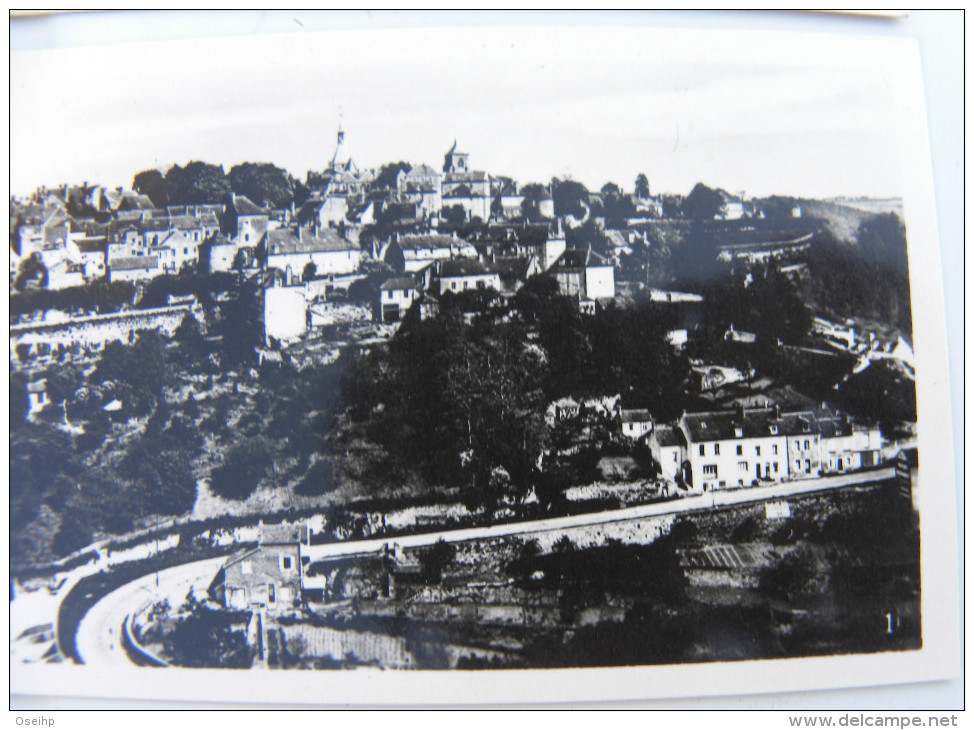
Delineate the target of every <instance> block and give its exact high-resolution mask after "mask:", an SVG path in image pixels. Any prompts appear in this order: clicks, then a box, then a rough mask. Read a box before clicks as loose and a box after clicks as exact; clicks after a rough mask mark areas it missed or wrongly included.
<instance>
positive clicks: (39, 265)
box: [14, 252, 47, 292]
mask: <svg viewBox="0 0 974 730" xmlns="http://www.w3.org/2000/svg"><path fill="white" fill-rule="evenodd" d="M45 286H47V267H45V266H44V262H43V261H41V256H40V254H39V253H37V252H34V253H32V254H31V255H30V256H28V257H27V258H26V259H24V260H23V261H21V262H20V267H19V268H18V269H17V276H16V278H15V279H14V289H16V290H17V291H19V292H22V291H27V290H29V289H31V288H34V287H45Z"/></svg>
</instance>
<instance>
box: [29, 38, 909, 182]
mask: <svg viewBox="0 0 974 730" xmlns="http://www.w3.org/2000/svg"><path fill="white" fill-rule="evenodd" d="M294 27H295V29H296V30H300V29H299V28H298V26H297V25H294ZM18 29H19V28H18V26H17V24H16V23H13V24H12V26H11V39H12V47H13V48H14V49H16V48H18V47H19V46H18V43H17V41H18V35H17V33H18ZM127 37H131V36H127ZM48 40H50V39H48ZM53 42H55V43H56V44H61V45H63V43H61V42H60V41H59V39H58V38H55V39H54V41H53ZM21 45H23V44H21ZM915 60H916V57H915V56H914V55H913V51H912V46H911V45H910V44H909V43H908V42H904V41H902V40H898V39H889V38H867V37H853V36H830V35H821V34H816V35H811V34H808V35H806V34H801V35H799V34H780V33H779V34H761V33H741V32H720V31H688V30H681V29H674V28H666V29H664V30H654V29H650V28H646V27H631V28H625V27H606V26H604V25H603V26H598V27H587V28H586V27H564V26H562V27H552V28H539V27H526V28H510V27H500V28H498V27H478V28H470V27H467V28H444V27H439V28H415V27H413V28H403V29H378V30H375V29H371V30H361V29H359V30H344V31H340V32H339V31H333V32H315V33H310V32H304V31H302V32H295V33H290V34H286V35H256V36H235V37H229V38H217V39H205V40H200V39H193V40H187V41H167V42H152V43H139V44H128V45H122V44H113V45H87V46H80V47H71V48H60V49H56V50H31V51H20V50H14V51H12V52H11V54H10V79H11V87H10V110H11V113H10V184H11V192H13V193H25V192H29V191H30V190H33V189H34V188H35V187H36V186H37V185H39V184H49V185H54V184H59V183H64V182H67V183H80V182H82V181H85V180H87V181H89V182H98V183H102V184H106V185H109V186H115V185H125V186H128V185H130V184H131V181H132V177H133V175H134V174H135V173H136V172H138V171H140V170H143V169H147V168H150V167H154V166H158V165H168V164H171V163H179V164H185V163H186V162H188V161H190V160H195V159H201V160H205V161H207V162H213V163H217V164H223V165H224V168H225V169H226V170H228V171H229V169H230V167H232V166H233V165H234V164H237V163H240V162H244V161H251V162H273V163H275V164H277V165H279V166H281V167H284V168H286V169H287V170H289V171H290V172H291V173H292V174H294V175H295V176H296V177H299V178H301V179H303V178H304V176H305V174H306V172H307V171H308V170H309V169H321V168H322V167H323V166H324V165H325V164H326V162H327V160H328V159H329V158H330V157H331V154H332V151H333V147H334V135H335V129H336V127H337V124H338V121H339V115H340V114H341V116H342V118H343V119H344V128H345V130H346V145H347V148H348V151H349V152H350V153H351V154H352V156H353V158H354V159H355V161H356V162H357V163H358V164H359V165H360V166H363V167H373V166H378V165H381V164H382V163H384V162H389V161H395V160H400V159H403V160H407V161H409V162H412V163H421V162H426V163H429V164H432V165H434V166H436V167H437V168H438V167H439V166H440V165H441V164H442V159H443V153H444V152H445V151H446V150H447V149H448V148H449V147H450V145H451V144H452V143H453V140H454V138H456V139H457V140H458V142H459V147H460V149H461V150H463V151H466V152H469V153H470V162H471V165H472V166H473V167H474V168H475V169H483V170H487V171H488V172H491V173H494V174H501V175H510V176H512V177H515V178H516V179H518V180H519V181H520V182H522V183H527V182H532V181H546V180H548V179H549V178H551V177H552V176H559V177H565V176H570V177H572V178H573V179H576V180H580V181H581V182H583V183H585V184H586V185H587V186H589V188H590V189H598V188H599V187H601V186H602V184H603V183H605V182H606V181H608V180H612V181H614V182H616V183H618V184H620V185H621V186H622V187H623V188H624V189H627V190H631V189H632V186H633V181H634V179H635V177H636V175H637V174H638V173H639V172H645V173H646V175H647V176H648V178H649V181H650V185H651V188H652V189H653V191H654V192H678V193H686V192H688V191H689V190H690V188H691V187H692V186H693V185H694V183H696V182H698V181H703V182H705V183H706V184H708V185H711V186H715V187H716V186H719V187H724V188H726V189H728V190H731V191H746V192H747V193H748V194H752V195H767V194H772V193H781V194H800V195H807V196H814V197H826V196H832V195H871V196H876V197H884V196H896V195H900V194H901V191H902V182H903V177H902V171H901V169H900V156H898V154H897V152H898V150H899V149H900V147H901V144H900V142H901V140H902V136H901V135H902V134H903V133H902V131H901V124H900V123H899V120H900V119H901V118H902V117H903V113H904V110H905V109H906V107H907V106H908V105H911V104H917V103H921V104H922V101H923V99H922V93H920V91H919V90H918V89H917V88H913V86H912V85H909V88H908V85H906V84H904V83H903V79H904V78H911V79H912V78H914V75H913V74H910V73H904V67H905V64H910V63H915Z"/></svg>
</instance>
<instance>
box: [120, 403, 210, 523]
mask: <svg viewBox="0 0 974 730" xmlns="http://www.w3.org/2000/svg"><path fill="white" fill-rule="evenodd" d="M162 420H163V421H164V422H165V423H166V425H165V426H163V427H161V429H160V430H159V431H158V432H157V431H156V429H155V428H150V429H148V430H147V432H146V433H145V434H143V436H142V437H141V438H139V439H138V440H136V441H134V442H133V443H132V444H131V445H130V446H129V448H128V450H127V451H126V452H125V456H124V457H123V458H122V461H121V462H120V463H119V467H118V468H119V473H120V475H121V476H123V477H124V478H126V479H127V480H129V482H130V485H131V486H130V487H129V490H128V494H129V496H130V503H131V504H132V507H133V509H134V510H137V511H138V514H139V516H140V517H141V516H145V515H148V514H164V515H178V514H183V513H184V512H188V511H189V510H190V509H192V508H193V503H194V502H195V501H196V478H195V476H194V474H193V464H194V462H195V459H196V458H197V456H198V455H199V454H200V447H201V446H202V442H203V439H202V436H201V434H200V433H199V430H198V429H197V428H196V425H195V424H194V423H193V421H191V420H189V419H187V418H186V417H185V416H181V415H180V414H172V415H167V417H166V418H165V419H162ZM151 425H152V424H150V426H151Z"/></svg>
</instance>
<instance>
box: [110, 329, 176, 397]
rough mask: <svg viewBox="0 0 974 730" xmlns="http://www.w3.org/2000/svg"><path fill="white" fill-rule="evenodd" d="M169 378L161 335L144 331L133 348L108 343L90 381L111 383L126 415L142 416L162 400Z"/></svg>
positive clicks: (170, 375) (166, 355)
mask: <svg viewBox="0 0 974 730" xmlns="http://www.w3.org/2000/svg"><path fill="white" fill-rule="evenodd" d="M171 377H172V371H171V369H170V367H169V364H168V354H167V351H166V343H165V341H164V340H163V337H162V335H160V334H159V333H158V332H157V331H155V330H146V331H143V332H141V333H139V335H138V337H137V338H136V340H135V342H134V343H133V344H132V345H123V344H121V343H120V342H115V341H113V342H109V343H108V344H107V345H106V346H105V349H104V350H103V351H102V354H101V358H100V359H99V360H98V365H97V367H96V369H95V372H94V374H93V376H92V380H93V381H94V382H98V383H103V382H106V381H110V382H112V383H114V384H115V386H116V390H115V392H116V397H117V398H118V399H119V400H121V401H122V403H123V405H124V407H125V412H126V413H128V414H130V415H133V416H145V415H148V414H149V413H150V412H151V411H152V409H153V408H154V407H155V405H156V404H157V403H159V402H160V401H161V400H162V397H163V389H164V388H165V386H166V385H167V384H168V383H169V382H170V380H171Z"/></svg>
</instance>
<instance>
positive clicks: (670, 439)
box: [653, 424, 687, 446]
mask: <svg viewBox="0 0 974 730" xmlns="http://www.w3.org/2000/svg"><path fill="white" fill-rule="evenodd" d="M653 438H654V439H655V440H656V443H658V444H659V445H660V446H686V445H687V440H686V438H684V436H683V432H682V431H681V430H680V429H678V428H675V427H673V426H667V425H666V424H662V425H659V426H657V427H656V428H655V429H654V430H653Z"/></svg>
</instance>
